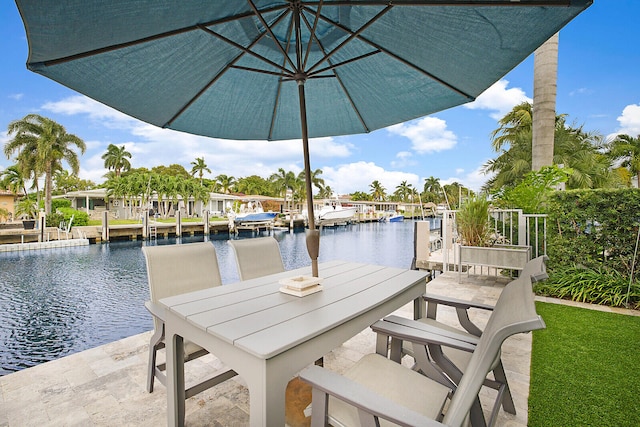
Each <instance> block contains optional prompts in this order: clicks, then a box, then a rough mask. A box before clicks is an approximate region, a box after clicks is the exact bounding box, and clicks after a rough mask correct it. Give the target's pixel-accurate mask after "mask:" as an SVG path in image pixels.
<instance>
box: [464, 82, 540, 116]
mask: <svg viewBox="0 0 640 427" xmlns="http://www.w3.org/2000/svg"><path fill="white" fill-rule="evenodd" d="M508 85H509V81H508V80H504V79H502V80H498V81H497V82H495V83H494V84H493V85H492V86H491V87H490V88H488V89H487V90H485V91H484V92H482V94H480V96H478V97H477V98H476V100H475V101H473V102H471V103H469V104H464V108H468V109H470V110H489V111H493V112H492V113H490V114H489V116H490V117H491V118H492V119H495V120H500V119H501V118H502V117H504V116H505V115H506V114H507V113H508V112H509V111H511V110H512V109H513V107H515V106H516V105H518V104H520V103H522V102H525V101H527V102H533V99H531V98H529V97H528V96H527V95H526V94H525V93H524V91H523V90H522V89H520V88H517V87H514V88H510V89H507V86H508Z"/></svg>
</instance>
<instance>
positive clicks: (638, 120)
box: [616, 104, 640, 137]
mask: <svg viewBox="0 0 640 427" xmlns="http://www.w3.org/2000/svg"><path fill="white" fill-rule="evenodd" d="M618 123H620V129H618V131H617V132H616V133H618V134H627V135H629V136H633V137H635V136H636V135H640V104H631V105H627V106H626V107H624V109H623V110H622V115H620V116H619V117H618Z"/></svg>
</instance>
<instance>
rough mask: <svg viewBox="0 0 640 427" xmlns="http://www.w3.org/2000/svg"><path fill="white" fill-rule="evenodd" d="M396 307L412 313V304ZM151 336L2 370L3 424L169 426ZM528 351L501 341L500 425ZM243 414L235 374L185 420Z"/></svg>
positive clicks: (366, 347)
mask: <svg viewBox="0 0 640 427" xmlns="http://www.w3.org/2000/svg"><path fill="white" fill-rule="evenodd" d="M507 281H508V280H507V279H505V278H500V277H495V276H493V277H487V276H473V275H472V276H470V277H466V275H463V277H462V283H458V276H457V274H455V275H454V274H447V275H441V276H438V278H437V279H436V280H434V281H432V282H430V283H429V284H428V287H427V289H428V291H429V292H432V293H437V294H443V295H449V296H452V297H456V298H462V299H470V300H473V301H477V302H484V303H493V302H495V300H496V299H497V297H498V295H499V294H500V291H501V289H502V287H503V286H504V284H506V283H507ZM542 300H545V301H549V302H553V300H551V299H544V298H542ZM563 303H566V302H564V301H563ZM569 304H571V305H580V304H575V303H569ZM604 309H605V310H608V311H622V310H616V309H608V308H604ZM396 314H399V315H402V316H406V317H411V316H412V306H411V304H409V305H407V306H405V307H403V308H402V309H400V310H398V311H397V312H396ZM474 314H475V316H474V320H477V321H478V322H479V323H482V322H484V321H486V318H487V315H486V314H484V313H478V314H476V313H474ZM440 316H442V317H440ZM482 316H484V317H482ZM439 319H441V320H444V321H447V322H452V324H455V323H456V322H455V313H454V312H453V311H448V310H442V311H439ZM150 336H151V332H147V333H143V334H139V335H135V336H132V337H129V338H125V339H122V340H120V341H117V342H113V343H109V344H106V345H103V346H100V347H96V348H93V349H90V350H87V351H83V352H81V353H77V354H73V355H70V356H67V357H63V358H61V359H58V360H55V361H52V362H48V363H44V364H42V365H39V366H36V367H33V368H29V369H25V370H23V371H19V372H16V373H13V374H10V375H6V376H3V377H0V426H11V427H14V426H45V425H46V426H158V425H166V422H167V419H166V406H167V403H166V392H165V388H164V386H163V385H162V384H160V383H158V382H156V384H157V385H156V389H155V391H154V392H153V393H151V394H149V393H147V391H146V389H145V384H146V372H147V360H148V359H147V357H148V342H149V338H150ZM374 351H375V336H374V334H373V333H372V332H371V331H370V330H368V329H367V330H365V331H363V332H362V333H360V334H359V335H357V336H355V337H354V338H352V339H351V340H349V341H347V342H346V343H344V344H343V345H342V346H341V347H339V348H337V349H335V350H334V351H332V352H331V353H330V354H328V355H327V356H326V357H325V358H324V366H325V368H327V369H331V370H334V371H337V372H343V371H344V370H345V369H346V368H348V367H349V366H350V365H352V364H353V363H355V362H356V361H357V360H358V359H359V358H360V357H362V356H363V355H364V354H366V353H371V352H374ZM530 354H531V334H521V335H517V336H513V337H511V338H509V339H508V340H507V341H506V342H505V343H504V345H503V352H502V358H503V363H504V366H505V370H506V371H507V376H508V378H509V384H510V386H511V390H512V393H513V397H514V401H515V405H516V408H517V415H510V414H506V413H504V411H501V412H500V415H499V418H498V421H497V423H496V424H497V425H498V426H510V427H524V426H526V425H527V399H528V395H529V374H530ZM219 365H220V362H219V361H218V360H217V359H216V358H215V357H213V356H211V355H208V356H205V357H203V358H200V359H198V360H196V361H192V362H189V364H188V365H187V366H188V370H187V372H186V381H187V383H189V379H190V378H192V379H193V378H197V377H198V376H200V375H201V374H202V373H204V372H208V371H209V370H211V369H212V368H214V369H215V367H216V366H219ZM482 393H483V395H482V397H483V404H484V403H485V402H486V403H489V402H490V397H493V396H490V394H491V393H492V391H485V390H483V392H482ZM485 393H486V394H485ZM309 400H310V395H309V391H308V389H307V388H306V387H305V386H304V385H303V384H300V383H299V382H297V381H294V382H292V383H291V384H290V387H289V389H288V390H287V401H288V408H287V422H288V423H289V425H291V427H294V426H299V425H300V426H303V425H308V421H309V419H305V417H304V414H303V413H302V408H304V407H305V406H306V405H307V403H308V402H309ZM248 413H249V393H248V389H247V388H246V386H245V383H244V381H243V380H242V378H239V377H235V378H233V379H232V380H229V381H226V382H225V383H223V384H220V385H218V386H216V387H214V388H212V389H209V390H207V391H205V392H203V393H200V394H199V395H196V396H194V397H192V398H190V399H188V400H187V402H186V425H188V426H247V425H249V415H248Z"/></svg>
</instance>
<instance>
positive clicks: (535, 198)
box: [493, 166, 571, 214]
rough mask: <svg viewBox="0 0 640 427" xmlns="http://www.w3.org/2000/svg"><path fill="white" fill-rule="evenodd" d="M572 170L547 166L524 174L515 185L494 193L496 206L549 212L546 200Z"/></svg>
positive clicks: (525, 211)
mask: <svg viewBox="0 0 640 427" xmlns="http://www.w3.org/2000/svg"><path fill="white" fill-rule="evenodd" d="M570 174H571V170H570V169H567V168H559V167H557V166H545V167H543V168H541V169H540V170H539V171H532V172H529V173H527V174H526V175H525V176H524V179H523V180H522V181H520V182H519V183H518V184H517V185H516V186H515V187H506V188H503V189H501V190H500V191H498V192H497V193H496V194H494V199H493V202H494V204H495V205H496V207H499V208H504V209H522V211H523V212H524V213H530V214H533V213H545V212H547V207H546V204H545V202H546V200H547V198H548V197H549V195H550V194H551V193H552V192H554V191H556V190H557V189H558V186H559V185H560V184H561V183H564V182H566V181H567V179H568V177H569V175H570Z"/></svg>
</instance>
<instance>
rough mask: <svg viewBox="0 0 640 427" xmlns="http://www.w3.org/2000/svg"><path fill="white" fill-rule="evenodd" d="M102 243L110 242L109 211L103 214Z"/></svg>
mask: <svg viewBox="0 0 640 427" xmlns="http://www.w3.org/2000/svg"><path fill="white" fill-rule="evenodd" d="M102 241H103V242H108V241H109V211H104V212H102Z"/></svg>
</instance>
